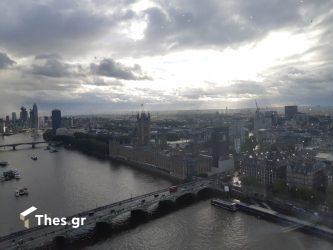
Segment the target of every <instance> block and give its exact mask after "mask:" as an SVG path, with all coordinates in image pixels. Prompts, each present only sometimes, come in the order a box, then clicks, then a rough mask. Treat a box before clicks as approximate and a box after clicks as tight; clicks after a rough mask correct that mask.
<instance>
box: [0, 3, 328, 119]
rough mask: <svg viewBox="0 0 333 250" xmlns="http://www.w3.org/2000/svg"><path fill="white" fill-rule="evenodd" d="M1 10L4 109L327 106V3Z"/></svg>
mask: <svg viewBox="0 0 333 250" xmlns="http://www.w3.org/2000/svg"><path fill="white" fill-rule="evenodd" d="M18 5H20V6H18ZM0 7H1V8H0V13H1V14H2V15H1V18H0V20H1V22H0V23H1V24H0V82H1V84H0V86H1V92H0V114H5V113H8V114H10V112H12V111H13V110H15V108H16V107H18V106H21V105H22V104H26V103H34V102H36V103H38V105H39V106H40V107H41V110H52V109H53V108H59V109H61V110H68V112H69V113H70V114H91V113H96V111H98V113H110V112H114V111H128V110H136V109H137V108H138V107H139V105H140V104H141V103H145V105H146V107H147V108H148V109H149V110H174V109H177V110H182V109H190V108H191V109H214V108H217V109H223V108H224V107H226V106H228V107H229V108H247V107H254V103H253V99H255V98H256V99H258V100H259V102H260V104H261V106H283V105H288V104H289V105H291V104H297V105H322V106H332V95H333V89H332V75H331V72H332V63H331V61H332V56H331V55H332V53H331V46H330V43H329V41H330V40H332V27H331V25H330V24H331V20H332V12H330V11H327V10H329V9H332V2H331V1H324V0H323V1H319V2H316V4H314V3H312V2H311V1H285V2H284V3H283V4H280V3H279V2H278V1H272V2H266V1H261V0H256V1H254V2H252V3H251V5H249V4H247V3H244V2H242V1H232V2H230V1H213V0H210V1H205V2H204V3H203V2H202V1H182V2H179V1H168V3H164V2H163V1H154V2H153V1H148V0H137V1H136V0H131V1H88V0H86V1H80V4H78V2H76V1H67V0H61V1H47V2H41V1H32V2H26V1H18V2H13V1H3V2H2V3H0Z"/></svg>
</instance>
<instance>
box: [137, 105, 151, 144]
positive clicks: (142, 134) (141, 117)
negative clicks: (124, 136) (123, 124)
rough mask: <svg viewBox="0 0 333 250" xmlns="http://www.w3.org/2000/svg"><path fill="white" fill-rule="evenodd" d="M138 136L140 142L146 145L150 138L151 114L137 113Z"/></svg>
mask: <svg viewBox="0 0 333 250" xmlns="http://www.w3.org/2000/svg"><path fill="white" fill-rule="evenodd" d="M137 136H138V144H139V145H146V144H147V143H148V142H149V140H150V114H149V113H148V114H146V113H145V112H143V111H142V112H141V113H138V115H137Z"/></svg>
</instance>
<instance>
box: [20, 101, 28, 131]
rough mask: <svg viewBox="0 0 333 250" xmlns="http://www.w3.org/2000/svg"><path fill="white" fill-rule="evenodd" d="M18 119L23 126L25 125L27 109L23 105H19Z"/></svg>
mask: <svg viewBox="0 0 333 250" xmlns="http://www.w3.org/2000/svg"><path fill="white" fill-rule="evenodd" d="M20 120H21V123H22V125H23V126H26V125H27V121H28V111H27V109H26V108H25V107H23V106H22V107H21V112H20Z"/></svg>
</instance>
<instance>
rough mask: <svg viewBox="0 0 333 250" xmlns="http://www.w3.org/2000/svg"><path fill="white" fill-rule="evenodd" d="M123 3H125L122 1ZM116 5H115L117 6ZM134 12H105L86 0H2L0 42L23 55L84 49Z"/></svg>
mask: <svg viewBox="0 0 333 250" xmlns="http://www.w3.org/2000/svg"><path fill="white" fill-rule="evenodd" d="M120 6H124V5H120ZM116 8H117V5H116V4H115V5H114V6H113V10H116ZM132 16H133V13H132V12H131V11H130V10H127V9H126V8H124V9H123V10H118V11H115V12H114V13H105V8H100V9H98V8H92V6H91V5H90V4H88V3H87V1H70V0H50V1H25V0H18V1H12V0H3V1H0V46H3V47H6V48H8V49H9V50H12V51H15V53H20V54H24V55H31V54H38V53H41V52H43V51H48V53H65V52H66V53H68V54H73V53H80V54H82V53H84V52H87V48H91V47H92V46H93V44H94V43H95V42H96V40H98V38H101V37H103V36H105V35H106V34H107V33H108V31H109V30H110V29H111V28H112V27H115V26H117V25H118V24H120V23H121V22H122V21H125V20H127V19H130V18H132Z"/></svg>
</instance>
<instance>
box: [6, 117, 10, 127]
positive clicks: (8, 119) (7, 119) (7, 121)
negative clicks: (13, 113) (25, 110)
mask: <svg viewBox="0 0 333 250" xmlns="http://www.w3.org/2000/svg"><path fill="white" fill-rule="evenodd" d="M9 122H10V118H9V115H6V124H7V125H9Z"/></svg>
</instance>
